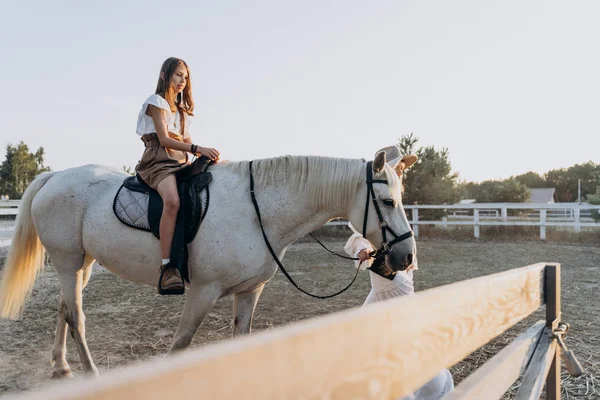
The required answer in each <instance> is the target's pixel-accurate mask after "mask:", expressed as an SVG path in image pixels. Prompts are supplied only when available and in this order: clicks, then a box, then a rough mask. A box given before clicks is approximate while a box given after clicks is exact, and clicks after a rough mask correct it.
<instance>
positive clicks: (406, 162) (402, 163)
mask: <svg viewBox="0 0 600 400" xmlns="http://www.w3.org/2000/svg"><path fill="white" fill-rule="evenodd" d="M418 159H419V157H417V156H416V155H414V154H410V155H408V156H404V157H402V159H400V160H399V162H398V164H397V165H396V166H395V167H394V169H395V170H396V173H397V174H398V175H401V174H402V171H404V170H405V169H407V168H410V167H411V166H412V165H413V164H414V163H416V162H417V160H418Z"/></svg>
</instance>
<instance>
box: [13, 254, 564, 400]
mask: <svg viewBox="0 0 600 400" xmlns="http://www.w3.org/2000/svg"><path fill="white" fill-rule="evenodd" d="M544 303H546V321H541V322H539V323H538V324H536V325H534V326H533V327H531V328H530V329H528V330H527V331H526V332H525V333H523V334H522V335H521V336H519V337H518V338H517V339H516V340H514V341H513V342H512V344H510V345H509V346H507V347H506V348H505V349H503V350H502V351H501V353H499V354H498V355H496V356H495V357H493V358H492V359H490V360H489V361H488V362H487V363H486V364H484V365H483V366H482V367H481V368H479V369H478V370H477V371H476V372H475V373H474V374H473V375H471V376H470V377H469V378H467V379H465V380H464V381H463V382H461V383H460V384H459V385H458V386H457V388H456V390H455V391H454V392H452V393H451V394H450V395H449V396H448V398H449V399H457V398H460V399H482V398H486V399H488V398H497V397H498V396H500V395H502V393H504V392H505V391H506V390H508V389H509V387H510V386H511V384H512V383H513V382H514V381H515V380H516V379H517V378H518V377H519V375H520V372H521V371H523V372H524V374H525V379H528V381H527V382H529V381H531V383H528V384H527V385H529V386H526V385H525V383H526V382H525V379H524V384H523V385H521V390H520V391H519V394H518V396H519V397H518V398H538V397H539V393H541V390H542V388H543V383H544V380H545V381H546V386H547V396H548V397H547V398H549V399H553V400H554V399H558V398H559V396H560V363H559V358H558V357H559V354H560V348H559V347H558V346H557V345H556V340H555V339H553V338H552V337H551V336H550V333H551V332H552V331H553V330H554V329H556V328H557V327H558V324H559V323H560V265H559V264H545V263H540V264H534V265H530V266H527V267H523V268H518V269H514V270H509V271H506V272H502V273H498V274H493V275H488V276H484V277H480V278H475V279H470V280H467V281H462V282H457V283H454V284H451V285H446V286H441V287H438V288H434V289H430V290H426V291H423V292H419V293H417V294H416V295H414V296H406V297H402V298H397V299H392V300H389V301H385V302H381V303H377V304H373V305H370V306H368V307H363V308H359V309H352V310H346V311H343V312H339V313H335V314H330V315H327V316H321V317H317V318H313V319H310V320H306V321H302V322H299V323H295V324H291V325H288V326H284V327H280V328H277V329H274V330H271V331H264V332H259V333H256V334H254V335H252V336H249V337H242V338H236V339H232V340H228V341H224V342H221V343H218V344H215V345H211V346H207V347H205V348H201V349H196V350H189V351H187V352H184V353H182V354H178V355H174V356H171V357H166V358H161V359H158V360H154V361H152V362H149V363H146V364H141V365H136V366H130V367H124V368H120V369H119V370H116V371H110V372H109V373H106V374H105V375H104V376H103V377H102V378H101V379H99V380H84V381H80V382H69V383H61V384H59V385H55V386H52V387H49V388H46V389H42V390H41V391H40V392H38V393H32V394H26V395H23V396H20V397H19V398H22V399H28V400H34V399H35V400H38V399H44V400H53V399H61V400H74V399H81V400H83V399H86V400H100V399H111V400H113V399H114V400H118V399H131V398H143V399H149V400H153V399H156V400H164V399H165V398H177V399H180V400H185V399H199V398H201V399H295V398H298V399H348V398H361V399H395V398H398V397H400V396H403V395H406V394H409V393H411V392H412V391H414V390H415V389H417V388H419V387H420V386H422V385H423V384H425V383H426V382H427V381H429V380H430V379H431V378H432V377H434V376H435V375H436V374H437V373H438V372H439V371H440V370H442V369H443V368H447V367H450V366H452V365H454V364H456V363H457V362H459V361H461V360H462V359H463V358H465V357H466V356H467V355H469V354H470V353H472V352H473V351H475V350H477V349H478V348H479V347H481V346H483V345H484V344H486V343H488V342H489V341H490V340H492V339H493V338H495V337H496V336H498V335H500V334H501V333H502V332H504V331H506V330H507V329H508V328H510V327H512V326H513V325H514V324H516V323H517V322H519V321H521V320H522V319H523V318H525V317H527V316H528V315H530V314H531V313H532V312H533V311H535V310H537V309H538V308H539V307H540V306H541V305H542V304H544ZM549 332H550V333H549ZM542 338H543V340H541V339H542ZM540 345H544V346H546V347H545V348H544V349H542V350H543V354H542V355H543V357H541V360H538V358H540V351H542V350H540ZM543 361H547V362H546V363H544V362H543ZM540 382H541V384H540ZM536 396H537V397H536Z"/></svg>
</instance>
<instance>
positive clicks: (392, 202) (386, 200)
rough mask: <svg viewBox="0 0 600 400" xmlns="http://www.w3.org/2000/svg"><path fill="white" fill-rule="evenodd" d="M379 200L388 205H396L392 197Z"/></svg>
mask: <svg viewBox="0 0 600 400" xmlns="http://www.w3.org/2000/svg"><path fill="white" fill-rule="evenodd" d="M381 202H382V203H383V204H385V205H386V206H388V207H396V202H395V201H394V200H392V199H383V200H381Z"/></svg>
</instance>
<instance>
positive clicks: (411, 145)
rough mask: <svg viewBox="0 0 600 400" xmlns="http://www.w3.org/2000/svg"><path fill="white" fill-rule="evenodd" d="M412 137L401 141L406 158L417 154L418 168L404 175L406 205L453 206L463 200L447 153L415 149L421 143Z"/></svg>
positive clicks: (411, 169)
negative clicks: (408, 155)
mask: <svg viewBox="0 0 600 400" xmlns="http://www.w3.org/2000/svg"><path fill="white" fill-rule="evenodd" d="M418 141H419V140H418V138H416V137H415V136H414V135H413V134H412V133H411V134H410V135H403V136H402V137H401V138H400V139H399V143H398V148H399V149H400V153H401V154H403V155H407V154H416V155H417V156H418V157H419V161H417V163H416V165H414V166H412V167H411V168H409V169H408V170H407V171H406V172H405V174H404V195H403V200H404V202H405V203H406V204H454V203H456V202H457V201H458V200H460V198H461V197H462V194H463V191H462V187H461V185H460V184H459V182H458V174H457V173H452V166H451V165H450V160H449V155H448V149H447V148H442V149H441V150H436V149H435V148H434V146H428V147H420V148H416V144H417V142H418Z"/></svg>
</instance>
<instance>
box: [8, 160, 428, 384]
mask: <svg viewBox="0 0 600 400" xmlns="http://www.w3.org/2000/svg"><path fill="white" fill-rule="evenodd" d="M412 162H414V156H413V158H411V159H410V160H408V163H410V164H412ZM367 165H369V164H367V163H366V162H365V161H364V160H353V159H341V158H326V157H316V156H314V157H313V156H308V157H294V156H285V157H279V158H273V159H265V160H258V161H255V162H254V165H253V171H254V176H255V178H256V186H255V193H256V198H257V201H258V204H259V206H260V212H261V215H262V221H263V223H264V227H265V232H266V235H267V237H268V239H269V241H270V242H271V244H272V247H273V249H274V251H275V253H276V254H277V255H278V256H279V257H280V258H281V257H283V255H284V254H285V251H286V248H287V246H289V245H290V244H291V243H293V242H294V241H296V240H298V239H300V238H302V237H303V236H305V235H306V234H308V233H310V232H311V231H314V230H315V229H317V228H319V227H321V226H323V225H324V224H325V223H326V222H327V221H329V220H330V219H332V218H334V217H343V218H346V219H348V220H349V221H350V222H351V223H352V224H353V225H354V226H355V227H362V226H363V219H364V215H365V202H366V201H367V193H368V186H367V184H366V178H365V177H366V168H367ZM248 166H249V163H248V162H247V161H242V162H228V163H222V164H216V165H214V166H212V167H211V168H210V171H211V172H212V174H213V181H212V183H211V188H210V190H211V206H210V209H209V210H208V214H207V216H206V218H205V219H204V221H203V223H202V226H201V227H200V230H199V232H198V234H197V235H196V238H195V239H194V240H193V242H191V243H190V244H189V245H188V248H189V264H188V268H189V272H190V281H191V283H190V284H189V285H188V287H187V297H186V299H185V305H184V309H183V313H182V315H181V318H180V321H179V326H178V328H177V331H176V333H175V336H174V338H173V342H172V345H171V349H170V350H169V351H170V352H173V351H176V350H181V349H185V348H187V347H188V346H189V344H190V342H191V341H192V338H193V336H194V334H195V333H196V331H197V329H198V327H199V325H200V323H201V322H202V320H203V319H204V317H205V315H206V314H207V313H208V312H209V311H210V310H211V308H212V307H213V305H214V304H215V302H216V301H217V300H218V299H219V298H221V297H223V296H227V295H231V294H233V295H234V296H235V299H234V335H237V334H241V333H245V334H246V333H249V332H250V328H251V324H252V316H253V313H254V308H255V306H256V303H257V301H258V298H259V296H260V294H261V292H262V290H263V287H264V284H265V283H266V282H268V281H269V280H270V279H271V278H272V277H273V275H274V274H275V272H276V271H277V265H276V263H275V262H274V260H273V258H272V257H271V255H270V253H269V252H268V250H267V247H266V245H265V242H264V239H263V236H262V233H261V231H260V227H259V224H258V220H257V216H256V213H255V210H254V208H253V205H252V203H251V201H250V194H249V174H248ZM404 166H405V163H404V162H402V159H401V158H396V159H394V160H391V161H388V162H386V153H385V151H379V152H378V153H377V155H376V157H375V159H374V161H373V164H372V173H373V179H378V180H387V183H388V184H387V185H386V184H383V183H382V182H378V184H375V185H373V186H372V187H373V189H374V193H375V196H376V198H377V199H378V202H379V204H381V207H379V208H380V209H381V211H380V213H381V215H382V217H383V219H385V220H386V221H387V223H388V225H389V227H391V228H392V229H393V230H394V231H395V232H399V233H400V234H401V233H403V232H408V233H409V234H410V233H411V229H410V225H409V222H408V220H407V218H406V215H405V213H404V209H403V207H402V201H401V187H402V183H401V177H399V175H401V174H400V173H399V172H400V169H401V168H403V167H404ZM125 177H126V175H124V174H123V173H122V172H119V171H116V170H113V169H110V168H107V167H103V166H97V165H87V166H82V167H77V168H72V169H67V170H64V171H60V172H47V173H44V174H41V175H40V176H39V177H37V178H36V179H35V180H34V181H33V182H32V183H31V184H30V185H29V187H28V188H27V190H26V191H25V194H24V195H23V199H22V201H21V205H20V208H19V215H18V218H17V223H16V228H15V233H14V238H13V242H12V246H11V248H10V250H9V253H8V256H7V260H6V264H5V266H4V273H3V280H2V284H1V286H0V317H3V318H13V319H16V318H18V317H19V316H20V315H21V313H22V310H23V307H24V304H25V302H26V300H27V297H28V296H29V295H30V294H31V292H32V287H33V284H34V281H35V279H36V276H37V274H38V272H39V271H40V270H41V269H42V267H43V261H44V250H45V251H46V252H47V253H48V255H49V257H50V260H51V261H52V265H53V266H54V268H55V269H56V271H57V274H58V278H59V282H60V300H59V302H60V304H59V315H58V326H57V330H56V338H55V341H54V347H53V350H52V364H53V366H54V372H53V377H63V376H71V371H70V368H69V365H68V364H67V361H66V333H67V325H68V327H69V329H70V332H71V335H72V337H73V338H74V340H75V342H76V345H77V349H78V352H79V356H80V359H81V362H82V364H83V368H84V371H85V372H89V373H93V374H97V373H98V371H97V369H96V366H95V365H94V362H93V361H92V357H91V355H90V352H89V350H88V346H87V343H86V339H85V317H84V314H83V311H82V289H83V288H84V287H85V286H86V284H87V283H88V280H89V278H90V274H91V271H92V264H93V263H94V261H95V260H97V261H98V262H99V263H100V264H101V265H102V266H104V267H105V268H107V269H108V270H110V271H112V272H114V273H115V274H117V275H119V276H121V277H123V278H125V279H128V280H131V281H134V282H137V283H141V284H145V285H151V286H156V284H157V282H158V277H159V272H158V267H159V264H160V251H159V245H158V240H157V239H156V238H155V237H154V236H153V235H152V234H151V233H148V232H143V231H140V230H136V229H133V228H130V227H128V226H126V225H124V224H122V223H121V222H120V221H119V220H118V219H117V218H116V216H115V215H114V213H113V210H112V203H113V198H114V196H115V193H116V192H117V189H118V188H119V187H120V185H121V183H122V182H123V179H124V178H125ZM366 207H367V210H370V212H369V214H368V220H367V221H366V222H367V223H366V236H367V239H369V240H370V241H371V243H373V244H375V246H374V247H375V248H377V247H379V246H377V244H381V243H382V241H383V239H382V236H383V234H382V231H381V229H380V222H379V220H378V218H377V212H376V211H377V210H376V209H375V206H374V205H373V204H372V203H371V202H369V203H367V204H366ZM408 239H409V240H403V241H402V242H399V243H396V244H394V245H393V246H392V248H391V249H390V250H391V251H390V252H389V253H388V254H387V255H386V262H387V265H388V266H389V267H390V268H391V269H393V270H404V269H406V268H407V267H408V265H409V264H410V263H411V262H412V258H413V255H414V254H415V251H416V250H415V249H416V248H415V242H414V239H413V237H409V238H408Z"/></svg>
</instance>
